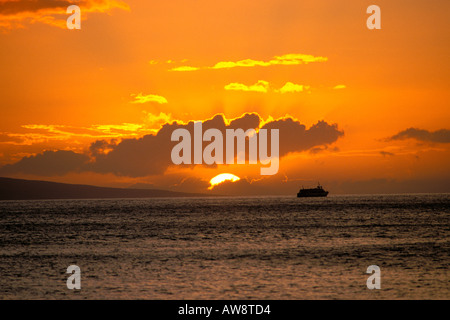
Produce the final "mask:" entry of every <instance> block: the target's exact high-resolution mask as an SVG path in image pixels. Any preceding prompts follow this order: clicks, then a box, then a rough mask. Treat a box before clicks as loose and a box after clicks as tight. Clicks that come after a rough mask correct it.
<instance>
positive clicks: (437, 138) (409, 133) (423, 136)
mask: <svg viewBox="0 0 450 320" xmlns="http://www.w3.org/2000/svg"><path fill="white" fill-rule="evenodd" d="M405 139H415V140H418V141H426V142H437V143H450V130H447V129H441V130H437V131H428V130H423V129H417V128H409V129H406V130H403V131H401V132H399V133H397V134H396V135H394V136H392V137H390V138H388V140H405Z"/></svg>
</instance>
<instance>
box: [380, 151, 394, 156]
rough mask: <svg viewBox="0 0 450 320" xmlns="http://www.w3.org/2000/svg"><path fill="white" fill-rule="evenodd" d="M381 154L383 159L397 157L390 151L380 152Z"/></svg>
mask: <svg viewBox="0 0 450 320" xmlns="http://www.w3.org/2000/svg"><path fill="white" fill-rule="evenodd" d="M380 154H381V155H382V156H383V157H388V156H390V157H392V156H395V154H394V153H392V152H388V151H380Z"/></svg>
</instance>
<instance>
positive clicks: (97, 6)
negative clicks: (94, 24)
mask: <svg viewBox="0 0 450 320" xmlns="http://www.w3.org/2000/svg"><path fill="white" fill-rule="evenodd" d="M73 4H74V5H78V6H79V7H80V9H81V12H82V18H84V16H85V15H83V13H92V12H100V13H104V12H107V11H110V10H112V9H114V8H118V9H122V10H129V9H130V8H129V6H128V5H127V4H126V3H125V2H123V1H120V0H78V1H77V0H1V1H0V28H3V29H13V28H23V27H24V26H25V24H33V23H37V22H39V23H44V24H48V25H52V26H56V27H60V28H66V20H67V17H68V15H67V13H66V10H67V7H69V6H70V5H73Z"/></svg>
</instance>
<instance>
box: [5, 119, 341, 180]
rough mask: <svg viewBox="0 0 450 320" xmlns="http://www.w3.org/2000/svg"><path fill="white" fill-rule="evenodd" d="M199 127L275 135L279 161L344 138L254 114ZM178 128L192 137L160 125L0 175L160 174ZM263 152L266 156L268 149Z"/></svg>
mask: <svg viewBox="0 0 450 320" xmlns="http://www.w3.org/2000/svg"><path fill="white" fill-rule="evenodd" d="M202 122H203V132H205V131H206V130H208V129H212V128H215V129H218V130H220V131H221V132H223V134H224V136H225V132H226V130H227V129H243V130H244V131H245V130H248V129H255V130H258V129H267V130H268V131H270V130H271V129H279V132H280V157H283V156H286V155H287V154H289V153H294V152H302V151H308V150H310V149H312V148H314V147H318V146H326V145H329V144H331V143H334V142H335V141H337V140H338V139H339V137H342V136H343V134H344V133H343V132H342V131H340V130H339V129H338V126H337V125H336V124H328V123H327V122H325V121H319V122H317V123H316V124H315V125H313V126H311V127H310V128H308V129H307V128H306V126H305V125H303V124H301V123H300V122H299V121H298V120H296V119H294V118H292V117H284V118H281V119H277V120H270V121H268V122H264V121H263V120H262V119H261V118H260V116H259V115H258V114H256V113H247V114H244V115H242V116H241V117H239V118H236V119H232V120H228V119H227V118H226V117H225V116H223V115H222V114H219V115H216V116H214V117H213V118H211V119H208V120H204V121H202ZM179 128H183V129H187V130H188V131H189V132H190V133H191V136H193V134H194V121H190V122H188V123H179V122H172V123H165V124H164V125H163V126H162V127H161V129H160V130H159V131H157V133H156V134H147V135H144V136H142V137H140V138H128V139H123V140H122V141H120V142H118V141H117V140H110V141H108V140H97V141H96V142H94V143H92V144H91V145H90V147H89V149H88V150H87V151H86V152H85V153H76V152H73V151H62V150H57V151H45V152H43V153H41V154H37V155H35V156H29V157H25V158H22V159H21V160H20V161H18V162H16V163H14V164H9V165H6V166H3V167H1V168H0V174H2V175H5V174H14V173H28V174H35V175H41V176H54V175H64V174H67V173H70V172H95V173H104V174H106V173H112V174H115V175H117V176H128V177H144V176H149V175H158V174H164V172H165V171H166V170H167V169H168V168H169V167H170V166H172V165H173V164H172V161H171V151H172V148H173V147H174V146H175V145H176V144H177V142H172V141H171V135H172V132H173V131H174V130H176V129H179ZM208 144H209V142H203V148H204V147H205V146H206V145H208ZM268 148H269V150H270V146H268ZM192 154H193V152H192ZM224 154H225V150H224Z"/></svg>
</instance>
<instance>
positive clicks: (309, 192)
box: [297, 184, 328, 198]
mask: <svg viewBox="0 0 450 320" xmlns="http://www.w3.org/2000/svg"><path fill="white" fill-rule="evenodd" d="M326 196H328V191H325V190H324V189H323V188H322V186H321V185H320V184H319V185H318V186H317V187H316V188H312V189H304V188H301V189H300V191H299V192H298V193H297V198H307V197H326Z"/></svg>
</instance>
